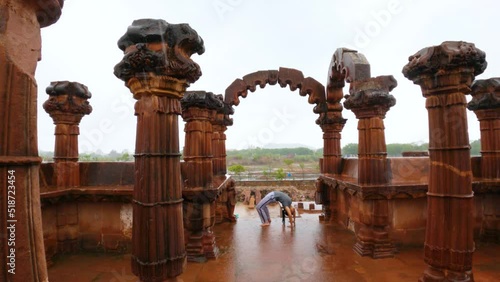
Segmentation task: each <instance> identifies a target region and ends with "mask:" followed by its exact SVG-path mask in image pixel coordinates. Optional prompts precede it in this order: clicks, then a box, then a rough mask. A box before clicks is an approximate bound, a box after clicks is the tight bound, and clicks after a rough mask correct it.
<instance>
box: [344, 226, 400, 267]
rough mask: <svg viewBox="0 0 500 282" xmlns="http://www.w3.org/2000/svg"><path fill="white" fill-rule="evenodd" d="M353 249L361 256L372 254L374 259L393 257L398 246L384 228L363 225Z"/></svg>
mask: <svg viewBox="0 0 500 282" xmlns="http://www.w3.org/2000/svg"><path fill="white" fill-rule="evenodd" d="M356 237H357V238H356V239H357V241H356V243H355V244H354V247H353V250H354V251H355V252H356V253H357V254H358V255H360V256H371V257H372V258H374V259H380V258H391V257H394V254H395V253H396V247H395V246H394V244H393V243H392V242H391V240H390V239H389V234H388V233H387V232H386V231H384V230H376V229H374V228H373V227H367V226H363V227H361V228H360V229H359V231H358V234H356Z"/></svg>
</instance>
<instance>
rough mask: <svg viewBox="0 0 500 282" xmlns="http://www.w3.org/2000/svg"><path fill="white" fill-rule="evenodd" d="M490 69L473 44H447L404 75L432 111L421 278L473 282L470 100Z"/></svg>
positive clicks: (417, 58) (427, 52)
mask: <svg viewBox="0 0 500 282" xmlns="http://www.w3.org/2000/svg"><path fill="white" fill-rule="evenodd" d="M485 68H486V61H485V54H484V52H483V51H481V50H479V49H477V48H476V47H475V46H474V44H471V43H466V42H444V43H442V44H441V45H438V46H432V47H428V48H424V49H422V50H420V51H419V52H418V53H416V54H415V55H413V56H410V58H409V63H408V64H407V65H406V66H405V67H404V68H403V74H404V75H405V77H407V78H408V79H410V80H412V81H413V83H415V84H418V85H420V87H421V89H422V94H423V96H424V97H425V98H426V108H427V110H428V113H429V158H430V164H431V166H430V172H429V189H428V192H427V227H426V234H425V247H424V250H425V256H424V260H425V262H426V263H427V264H428V268H427V269H426V270H425V272H424V274H423V277H422V278H421V279H420V280H421V281H472V280H473V278H472V277H471V275H472V254H473V253H474V239H473V237H474V236H473V228H474V222H473V213H474V209H473V203H474V202H473V192H472V171H471V162H470V145H469V136H468V132H467V116H466V109H465V106H466V103H467V101H466V99H465V94H467V93H470V86H471V83H472V81H473V80H474V77H475V76H476V75H479V74H481V73H482V72H483V71H484V69H485Z"/></svg>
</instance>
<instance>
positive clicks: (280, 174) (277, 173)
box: [274, 168, 286, 180]
mask: <svg viewBox="0 0 500 282" xmlns="http://www.w3.org/2000/svg"><path fill="white" fill-rule="evenodd" d="M285 176H286V174H285V171H284V170H283V169H282V168H278V170H276V171H275V172H274V177H275V178H276V179H277V180H283V179H285Z"/></svg>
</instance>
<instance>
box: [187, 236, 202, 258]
mask: <svg viewBox="0 0 500 282" xmlns="http://www.w3.org/2000/svg"><path fill="white" fill-rule="evenodd" d="M186 253H187V260H188V262H206V261H207V258H206V257H205V251H204V246H203V235H202V234H200V233H199V234H191V235H189V238H188V243H187V245H186Z"/></svg>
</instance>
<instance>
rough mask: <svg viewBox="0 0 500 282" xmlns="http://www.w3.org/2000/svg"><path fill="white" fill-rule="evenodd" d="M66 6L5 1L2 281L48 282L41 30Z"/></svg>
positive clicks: (0, 91) (1, 35)
mask: <svg viewBox="0 0 500 282" xmlns="http://www.w3.org/2000/svg"><path fill="white" fill-rule="evenodd" d="M62 3H63V2H62V1H56V0H48V1H24V0H9V1H6V0H0V11H1V12H0V22H1V23H0V26H1V27H0V123H1V124H0V281H9V282H11V281H12V282H25V281H44V282H45V281H48V275H47V264H46V259H45V248H44V243H43V230H42V216H41V210H40V180H39V170H40V162H41V158H40V157H39V156H38V138H37V84H36V81H35V78H34V76H35V69H36V65H37V61H39V60H40V58H41V56H40V53H41V51H40V50H41V38H40V28H41V27H45V26H48V25H50V24H52V23H55V22H56V21H57V19H58V18H59V16H60V15H61V9H62ZM49 6H50V11H49Z"/></svg>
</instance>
